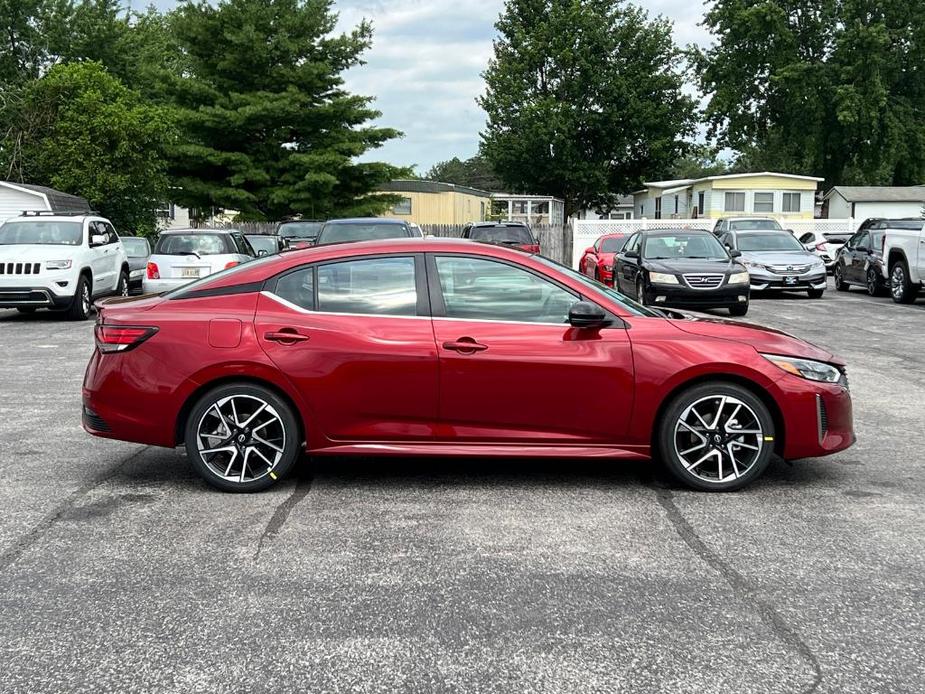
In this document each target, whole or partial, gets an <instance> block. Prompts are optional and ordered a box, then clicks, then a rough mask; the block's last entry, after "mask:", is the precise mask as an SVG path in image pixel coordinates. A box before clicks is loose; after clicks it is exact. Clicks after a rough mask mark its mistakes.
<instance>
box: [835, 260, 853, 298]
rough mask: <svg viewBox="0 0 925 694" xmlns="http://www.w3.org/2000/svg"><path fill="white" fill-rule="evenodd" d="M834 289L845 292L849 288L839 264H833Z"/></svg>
mask: <svg viewBox="0 0 925 694" xmlns="http://www.w3.org/2000/svg"><path fill="white" fill-rule="evenodd" d="M835 289H837V290H838V291H840V292H847V291H848V290H849V289H851V287H850V285H849V284H848V283H847V282H845V273H844V271H843V270H842V269H841V265H840V264H836V265H835Z"/></svg>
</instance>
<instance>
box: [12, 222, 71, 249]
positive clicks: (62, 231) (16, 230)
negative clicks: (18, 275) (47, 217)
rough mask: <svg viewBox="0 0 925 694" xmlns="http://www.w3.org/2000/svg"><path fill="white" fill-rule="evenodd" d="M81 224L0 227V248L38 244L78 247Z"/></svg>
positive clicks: (17, 224) (28, 223) (37, 223)
mask: <svg viewBox="0 0 925 694" xmlns="http://www.w3.org/2000/svg"><path fill="white" fill-rule="evenodd" d="M82 236H83V223H82V222H47V221H33V220H28V221H22V222H20V221H16V222H7V223H6V224H4V225H3V226H2V227H0V246H11V245H19V244H39V245H43V246H79V245H80V244H81V241H82Z"/></svg>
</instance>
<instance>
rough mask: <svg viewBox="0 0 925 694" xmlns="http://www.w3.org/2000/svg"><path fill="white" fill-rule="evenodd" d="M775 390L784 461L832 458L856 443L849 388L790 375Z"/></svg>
mask: <svg viewBox="0 0 925 694" xmlns="http://www.w3.org/2000/svg"><path fill="white" fill-rule="evenodd" d="M774 390H776V391H778V392H776V393H774V395H775V400H776V401H777V402H778V403H780V404H781V410H782V412H781V414H782V415H783V419H784V427H785V434H784V446H783V457H784V458H786V459H788V460H794V459H797V458H815V457H820V456H824V455H830V454H832V453H837V452H838V451H843V450H845V449H846V448H848V447H849V446H851V445H852V444H853V443H854V442H855V441H856V440H857V439H856V437H855V434H854V414H853V407H852V403H851V393H850V392H849V391H848V388H847V387H845V386H843V385H840V384H836V383H818V382H816V381H809V380H807V379H804V378H800V377H798V376H791V375H787V376H785V377H784V378H782V379H781V380H780V381H778V382H777V383H775V384H774Z"/></svg>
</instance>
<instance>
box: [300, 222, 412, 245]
mask: <svg viewBox="0 0 925 694" xmlns="http://www.w3.org/2000/svg"><path fill="white" fill-rule="evenodd" d="M404 238H408V230H407V229H406V228H405V225H404V224H377V223H375V222H370V223H369V224H325V226H324V227H323V228H322V229H321V234H320V235H319V236H318V243H319V244H324V243H344V242H345V241H378V240H380V239H404Z"/></svg>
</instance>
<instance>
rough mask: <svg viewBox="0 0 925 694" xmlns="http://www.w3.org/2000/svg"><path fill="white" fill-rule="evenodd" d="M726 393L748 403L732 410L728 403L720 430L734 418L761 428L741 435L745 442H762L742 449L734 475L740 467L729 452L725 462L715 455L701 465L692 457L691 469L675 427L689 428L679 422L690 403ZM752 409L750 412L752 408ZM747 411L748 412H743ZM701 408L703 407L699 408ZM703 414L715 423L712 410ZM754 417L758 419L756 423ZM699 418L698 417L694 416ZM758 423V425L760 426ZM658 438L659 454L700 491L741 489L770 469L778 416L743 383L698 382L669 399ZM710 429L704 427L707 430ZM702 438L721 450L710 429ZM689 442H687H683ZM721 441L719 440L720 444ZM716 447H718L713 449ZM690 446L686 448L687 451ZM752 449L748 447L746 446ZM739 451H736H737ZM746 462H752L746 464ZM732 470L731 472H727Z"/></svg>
mask: <svg viewBox="0 0 925 694" xmlns="http://www.w3.org/2000/svg"><path fill="white" fill-rule="evenodd" d="M722 397H726V398H735V399H736V400H738V401H739V402H740V403H742V404H743V405H744V406H745V407H744V408H739V409H737V410H733V411H732V412H730V409H731V406H730V405H731V403H730V404H727V405H725V407H724V408H723V409H722V412H723V414H725V416H726V417H727V419H726V420H725V422H724V421H722V419H720V422H719V423H718V424H719V427H718V430H717V432H719V431H723V432H725V426H726V424H728V423H729V422H731V421H735V422H736V426H738V428H743V429H745V428H748V429H749V430H760V433H758V434H749V435H748V437H745V436H742V437H740V438H741V439H742V441H743V443H745V442H746V441H745V438H749V437H751V438H753V440H755V441H758V440H760V443H756V444H755V445H757V446H758V448H759V450H758V451H757V452H756V453H754V454H750V453H747V452H746V453H745V454H743V453H742V449H741V448H740V449H739V455H741V456H743V458H742V460H740V461H739V462H740V464H741V465H742V469H739V472H740V473H741V474H739V475H738V476H734V477H731V478H730V475H732V474H734V471H735V470H736V469H738V468H734V467H733V464H732V461H731V460H730V459H729V458H728V457H727V456H726V454H725V453H720V455H721V456H722V460H723V464H722V465H720V464H719V463H717V462H715V461H716V458H715V457H713V456H712V455H711V457H709V458H708V459H707V460H706V461H705V463H704V464H702V465H697V464H696V462H695V461H692V464H691V465H690V469H689V468H688V466H687V465H685V463H684V462H683V460H682V457H681V455H680V452H681V451H679V449H678V448H677V447H676V445H675V443H676V441H675V429H676V428H677V429H678V430H679V431H681V432H684V431H686V427H684V426H683V425H680V424H679V420H680V419H681V417H682V415H683V414H684V413H685V411H687V409H688V407H691V406H692V405H694V404H696V403H698V402H706V403H709V402H710V401H711V400H713V399H716V400H718V399H720V398H722ZM727 403H728V401H727ZM749 409H750V410H751V412H748V410H749ZM743 411H745V412H746V414H744V415H743V414H740V413H741V412H743ZM698 412H699V410H698ZM703 414H705V415H706V420H707V421H708V423H709V424H711V425H712V424H713V420H712V419H711V417H710V412H709V411H705V412H704V413H703ZM733 414H735V415H736V420H732V415H733ZM739 417H742V421H738V418H739ZM752 419H754V423H752V421H751V420H752ZM693 421H698V420H693ZM756 425H757V426H756ZM657 426H658V430H657V439H656V445H657V450H658V454H659V457H660V458H661V460H662V461H663V462H664V463H665V466H666V467H667V468H668V471H669V472H670V473H671V474H672V475H673V476H674V477H675V479H677V480H678V481H679V482H681V483H682V484H684V485H685V486H687V487H690V488H691V489H697V490H700V491H706V492H731V491H735V490H736V489H741V488H742V487H745V486H747V485H749V484H751V483H752V482H754V481H755V480H756V479H758V478H759V477H760V476H761V475H762V474H763V473H764V471H765V470H766V469H767V467H768V465H769V464H770V462H771V457H772V455H773V453H774V444H773V441H774V436H775V432H774V419H773V418H772V417H771V413H770V412H769V411H768V408H767V407H766V406H765V404H764V403H763V402H762V401H761V400H760V399H759V398H758V397H756V396H755V395H754V394H753V393H752V392H751V391H749V390H748V389H746V388H743V387H742V386H739V385H736V384H734V383H728V382H725V381H715V382H710V383H702V384H700V385H697V386H693V387H691V388H689V389H687V390H685V391H683V392H682V393H680V394H678V395H677V396H675V398H674V399H673V400H672V401H671V402H670V403H669V405H668V407H667V408H665V411H664V413H663V414H662V418H661V421H660V422H658V424H657ZM707 431H708V430H706V429H704V433H706V432H707ZM723 435H724V436H726V437H727V439H724V442H725V444H726V445H727V446H728V445H730V444H732V443H733V440H728V436H729V434H728V433H724V434H723ZM690 436H691V438H692V439H693V440H694V441H696V440H697V439H696V438H694V435H690ZM701 438H705V439H707V440H708V443H705V444H704V446H705V447H709V448H704V450H708V451H711V450H712V452H713V453H718V451H719V449H716V448H715V446H714V445H713V443H712V439H713V435H711V434H709V433H706V437H704V436H703V435H701ZM682 445H685V444H682ZM717 445H718V444H717ZM713 449H715V450H713ZM687 450H688V449H684V451H685V452H686V451H687ZM744 450H746V451H747V450H748V449H744ZM733 453H735V451H733ZM691 455H694V456H696V455H699V453H698V452H696V451H695V452H694V453H692V454H691ZM752 455H754V458H753V459H752V460H750V461H749V460H746V458H748V457H750V456H752ZM746 463H748V464H747V465H746ZM694 468H697V469H698V470H700V471H701V472H700V474H695V473H694V472H691V470H693V469H694ZM713 470H715V471H716V474H715V476H714V477H715V479H713V480H711V479H709V475H710V474H711V472H712V471H713ZM721 470H722V479H725V480H726V481H720V474H721V473H720V471H721ZM727 473H729V474H727Z"/></svg>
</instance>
